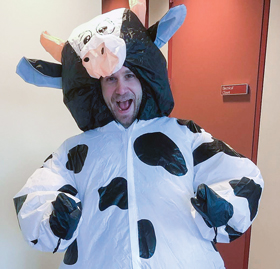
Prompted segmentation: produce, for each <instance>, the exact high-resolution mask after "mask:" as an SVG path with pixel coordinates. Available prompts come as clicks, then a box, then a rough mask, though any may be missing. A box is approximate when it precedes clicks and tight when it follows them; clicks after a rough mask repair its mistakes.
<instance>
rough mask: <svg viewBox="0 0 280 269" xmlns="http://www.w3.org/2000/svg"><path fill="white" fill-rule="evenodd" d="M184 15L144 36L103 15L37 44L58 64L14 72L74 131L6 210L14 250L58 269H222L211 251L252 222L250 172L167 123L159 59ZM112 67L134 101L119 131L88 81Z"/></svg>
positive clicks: (255, 194) (127, 19) (218, 147)
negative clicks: (128, 75) (127, 77)
mask: <svg viewBox="0 0 280 269" xmlns="http://www.w3.org/2000/svg"><path fill="white" fill-rule="evenodd" d="M185 14H186V9H185V7H184V6H178V7H176V8H174V9H171V10H170V11H169V12H168V13H167V14H166V15H165V16H164V17H163V19H162V20H161V21H160V22H159V23H157V24H156V25H154V26H152V27H150V28H149V29H146V28H145V27H144V26H143V25H142V23H141V22H140V21H139V19H138V18H137V16H136V15H135V14H134V13H133V12H132V11H130V10H128V9H118V10H114V11H112V12H110V13H107V14H103V15H101V16H99V17H98V18H96V19H95V20H93V21H91V22H89V23H87V24H84V25H82V26H80V27H78V28H77V29H76V30H74V31H73V33H72V34H71V36H70V38H69V39H68V41H67V42H62V41H61V40H58V39H53V38H52V37H50V36H49V35H48V34H47V33H45V34H43V37H42V43H44V44H45V47H46V48H47V50H48V51H50V52H51V53H52V55H53V56H54V57H55V58H56V59H57V60H61V64H53V63H47V62H44V61H39V60H28V59H26V58H23V59H22V61H21V62H20V64H19V66H18V73H19V74H20V75H21V76H22V77H23V78H24V79H25V80H26V81H27V82H30V83H32V84H35V85H38V86H49V87H56V88H62V90H63V95H64V102H65V104H66V106H67V107H68V109H69V110H70V112H71V113H72V115H73V117H74V118H75V120H76V122H77V124H78V126H79V127H80V128H81V129H82V130H83V131H85V132H83V133H82V134H80V135H78V136H75V137H72V138H70V139H68V140H66V141H65V142H64V143H63V144H62V145H61V147H60V148H59V149H58V150H57V151H55V152H54V153H53V154H52V155H51V156H50V157H49V158H48V159H47V160H46V161H45V162H44V164H43V167H41V168H39V169H38V170H36V171H35V173H34V174H33V175H32V176H31V177H30V178H29V179H28V181H27V183H26V185H25V186H24V187H23V188H22V189H21V190H20V192H19V193H18V194H17V195H16V196H15V198H14V201H15V206H16V211H17V214H18V219H19V223H20V227H21V229H22V232H23V234H24V238H25V239H26V241H27V242H28V243H29V244H30V245H31V246H33V247H34V248H36V249H38V250H42V251H52V252H56V251H66V252H65V256H64V260H63V262H62V263H61V267H60V268H65V269H66V268H100V269H101V268H102V269H103V268H116V269H117V268H119V269H123V268H134V269H136V268H139V269H140V268H178V269H179V268H192V269H205V268H209V269H211V268H213V269H214V268H215V269H217V268H224V263H223V261H222V259H221V257H220V255H219V253H218V252H217V251H216V249H215V247H214V243H215V242H227V243H228V242H231V241H232V240H234V239H236V238H238V237H239V236H241V235H242V234H243V233H244V232H245V231H246V230H247V229H248V227H249V226H250V225H251V223H252V221H253V220H254V218H255V217H256V214H257V209H258V204H259V200H260V196H261V192H262V187H263V181H262V177H261V175H260V172H259V170H258V168H257V167H256V166H255V165H254V164H253V163H252V162H251V161H250V160H248V159H247V158H245V157H244V156H241V155H240V154H238V153H236V152H235V151H234V150H233V149H232V148H230V147H229V146H228V145H226V144H225V143H223V142H222V141H219V140H216V139H215V138H213V137H212V136H211V135H210V134H208V133H207V132H205V131H204V130H203V129H202V128H200V127H199V126H198V125H196V124H195V123H193V122H192V121H182V120H177V119H174V118H168V117H167V116H168V115H169V113H170V112H171V110H172V108H173V98H172V94H171V90H170V87H169V83H168V77H167V71H166V62H165V59H164V57H163V56H162V54H161V53H160V51H159V47H160V46H161V45H163V44H164V43H166V42H167V41H168V39H169V38H170V37H171V36H172V35H173V34H174V32H175V31H176V30H177V29H178V28H179V26H180V25H181V24H182V22H183V20H184V17H185ZM46 43H49V44H50V45H51V46H48V45H46ZM54 43H55V45H53V44H54ZM123 65H124V66H126V67H128V68H129V69H130V70H131V71H132V72H133V73H134V74H135V75H136V76H137V78H138V79H139V81H140V82H141V86H142V90H143V100H142V103H141V107H140V111H139V114H138V117H137V120H135V121H134V122H133V123H132V125H131V126H130V127H128V128H124V127H123V126H122V125H121V124H119V123H118V122H117V121H115V120H114V118H113V116H112V114H111V112H110V110H109V109H108V108H107V106H106V104H105V102H104V100H103V97H102V92H101V86H100V81H99V79H98V78H99V77H100V76H106V75H110V74H111V73H114V72H116V71H118V70H119V69H120V68H121V67H122V66H123ZM96 66H97V67H96Z"/></svg>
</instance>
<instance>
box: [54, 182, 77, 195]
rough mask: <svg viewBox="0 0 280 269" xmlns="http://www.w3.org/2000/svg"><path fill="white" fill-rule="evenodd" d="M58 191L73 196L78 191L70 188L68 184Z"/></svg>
mask: <svg viewBox="0 0 280 269" xmlns="http://www.w3.org/2000/svg"><path fill="white" fill-rule="evenodd" d="M58 191H61V192H64V193H69V194H71V195H73V196H76V195H77V193H78V191H77V190H76V189H75V188H74V187H73V186H71V185H70V184H67V185H64V186H63V187H61V188H60V189H59V190H58Z"/></svg>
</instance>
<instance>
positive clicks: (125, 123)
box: [116, 117, 135, 128]
mask: <svg viewBox="0 0 280 269" xmlns="http://www.w3.org/2000/svg"><path fill="white" fill-rule="evenodd" d="M116 120H117V122H119V123H120V124H121V125H122V126H123V127H124V128H128V127H129V126H130V125H131V124H132V123H133V122H134V120H135V119H133V118H119V117H116Z"/></svg>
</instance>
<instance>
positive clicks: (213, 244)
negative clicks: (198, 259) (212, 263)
mask: <svg viewBox="0 0 280 269" xmlns="http://www.w3.org/2000/svg"><path fill="white" fill-rule="evenodd" d="M211 244H212V246H213V248H214V249H215V251H217V252H218V249H217V247H216V244H215V242H213V241H211Z"/></svg>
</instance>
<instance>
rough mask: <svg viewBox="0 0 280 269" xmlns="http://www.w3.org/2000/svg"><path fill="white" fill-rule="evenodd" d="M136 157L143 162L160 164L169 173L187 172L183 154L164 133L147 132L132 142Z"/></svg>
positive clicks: (179, 174)
mask: <svg viewBox="0 0 280 269" xmlns="http://www.w3.org/2000/svg"><path fill="white" fill-rule="evenodd" d="M134 150H135V153H136V155H137V156H138V158H139V159H140V160H141V161H142V162H144V163H145V164H148V165H152V166H162V167H163V168H164V169H165V170H167V171H168V172H169V173H171V174H173V175H176V176H183V175H185V174H186V173H187V172H188V169H187V166H186V162H185V159H184V156H183V155H182V153H181V151H180V150H179V148H178V147H177V145H176V144H175V143H174V142H173V141H172V140H171V139H170V138H168V137H167V136H166V135H165V134H163V133H160V132H156V133H147V134H144V135H141V136H140V137H138V138H137V139H136V140H135V142H134Z"/></svg>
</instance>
